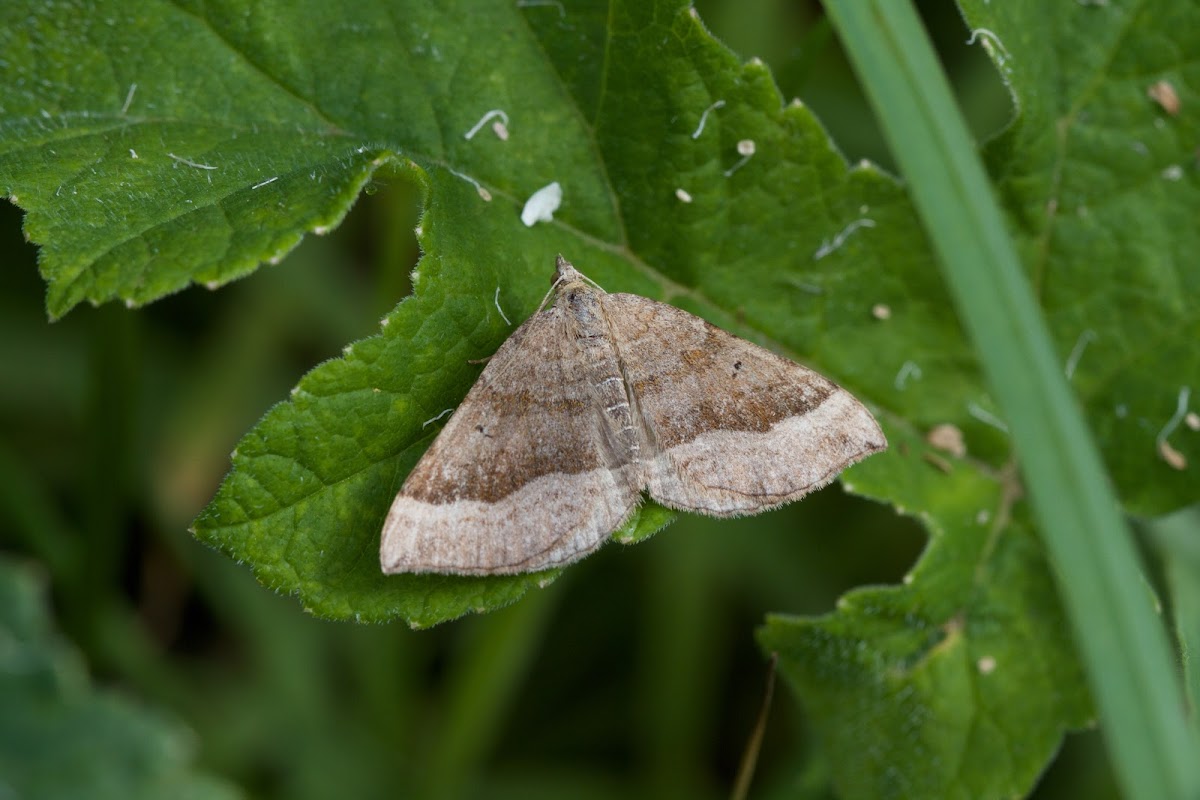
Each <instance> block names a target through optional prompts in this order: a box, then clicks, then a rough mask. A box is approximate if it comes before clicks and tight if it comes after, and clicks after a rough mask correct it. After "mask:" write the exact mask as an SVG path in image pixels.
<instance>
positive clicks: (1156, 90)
mask: <svg viewBox="0 0 1200 800" xmlns="http://www.w3.org/2000/svg"><path fill="white" fill-rule="evenodd" d="M1146 94H1147V95H1148V96H1149V97H1150V99H1151V100H1153V101H1154V102H1156V103H1158V104H1159V105H1160V106H1162V110H1163V111H1166V112H1167V113H1168V114H1170V115H1171V116H1172V117H1177V116H1179V106H1180V103H1179V93H1178V92H1176V91H1175V87H1174V86H1172V85H1171V83H1170V82H1169V81H1158V82H1157V83H1152V84H1150V87H1149V88H1148V89H1146Z"/></svg>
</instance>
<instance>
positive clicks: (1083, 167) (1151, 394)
mask: <svg viewBox="0 0 1200 800" xmlns="http://www.w3.org/2000/svg"><path fill="white" fill-rule="evenodd" d="M962 6H963V11H964V13H965V14H966V17H967V20H968V22H969V24H970V25H971V26H972V27H973V28H974V29H976V30H977V31H978V34H977V36H978V38H979V39H980V41H981V44H982V45H983V46H986V47H987V48H988V49H989V52H991V54H992V57H993V59H994V60H995V61H996V63H997V65H998V66H999V68H1000V71H1001V73H1002V74H1003V75H1004V77H1005V79H1006V80H1007V81H1008V83H1009V85H1010V87H1011V89H1012V92H1013V94H1014V99H1015V102H1016V105H1017V116H1016V119H1015V121H1014V123H1013V124H1012V125H1011V126H1010V127H1009V128H1008V130H1006V131H1005V132H1004V134H1003V135H1002V136H1000V137H999V138H998V139H997V140H996V141H994V142H991V143H989V146H988V148H987V150H986V152H985V155H986V156H987V157H988V160H989V167H990V171H991V174H992V177H993V180H994V181H995V187H996V191H997V192H998V193H999V195H1000V197H1001V199H1002V200H1003V202H1004V205H1005V207H1006V210H1007V211H1008V213H1009V215H1010V217H1009V218H1010V223H1011V226H1012V228H1013V229H1014V232H1015V234H1016V236H1017V243H1018V246H1019V248H1020V252H1021V255H1022V256H1023V260H1024V262H1025V266H1026V270H1027V273H1028V275H1029V277H1030V279H1031V280H1032V282H1033V286H1034V290H1035V291H1036V292H1037V294H1038V297H1039V299H1040V300H1041V302H1042V306H1043V309H1044V313H1045V317H1046V321H1047V323H1048V325H1049V327H1050V330H1051V333H1052V335H1053V337H1054V339H1055V341H1056V343H1057V345H1058V351H1059V355H1060V357H1061V359H1062V363H1063V364H1064V366H1065V365H1067V364H1068V363H1073V364H1074V369H1073V371H1072V374H1071V376H1070V378H1071V384H1072V386H1073V388H1074V389H1075V391H1076V393H1077V395H1078V397H1079V398H1080V399H1081V400H1082V402H1083V404H1084V407H1085V412H1086V414H1087V419H1088V422H1089V424H1090V426H1091V428H1092V430H1093V431H1094V432H1095V435H1096V438H1097V441H1098V442H1099V443H1100V446H1101V448H1102V449H1103V452H1104V455H1105V460H1106V462H1107V466H1108V469H1109V473H1110V475H1111V476H1112V479H1113V481H1114V483H1115V484H1116V486H1117V488H1118V491H1119V492H1120V495H1121V499H1122V501H1123V502H1124V504H1125V506H1126V508H1127V509H1128V510H1130V511H1132V512H1134V513H1139V514H1162V513H1165V512H1168V511H1172V510H1175V509H1177V508H1180V507H1181V506H1183V505H1189V504H1191V503H1194V502H1196V500H1197V499H1200V481H1197V480H1196V475H1195V470H1196V466H1195V465H1196V464H1198V463H1200V436H1197V435H1196V434H1195V433H1194V432H1187V431H1183V430H1181V431H1180V432H1179V433H1177V434H1176V435H1175V436H1172V437H1171V438H1170V440H1169V441H1170V443H1171V444H1172V445H1173V446H1174V447H1175V448H1176V449H1177V450H1178V451H1179V452H1180V453H1182V454H1183V455H1184V456H1185V458H1187V459H1188V461H1189V462H1190V463H1191V464H1192V465H1193V466H1192V468H1191V469H1190V470H1180V469H1175V468H1173V467H1172V466H1170V465H1169V464H1168V463H1167V462H1166V461H1165V460H1164V459H1163V458H1162V457H1161V456H1160V454H1159V450H1158V446H1159V443H1158V440H1157V439H1158V435H1159V433H1160V432H1161V431H1162V430H1163V429H1164V427H1165V426H1166V425H1167V423H1168V421H1169V420H1170V419H1171V417H1172V416H1173V414H1174V413H1175V408H1176V405H1177V401H1178V398H1179V394H1180V390H1181V389H1182V388H1183V387H1192V388H1193V389H1195V388H1196V387H1200V349H1197V347H1196V346H1195V344H1196V342H1197V341H1200V270H1198V269H1197V268H1196V259H1195V256H1194V254H1195V253H1196V252H1197V251H1198V250H1200V230H1198V229H1197V226H1196V225H1195V219H1196V210H1197V209H1198V208H1200V180H1197V161H1196V150H1195V149H1196V142H1197V141H1198V140H1200V116H1198V115H1197V114H1196V113H1195V109H1196V103H1197V102H1200V96H1198V95H1196V94H1195V88H1194V87H1196V86H1198V85H1200V65H1197V63H1196V61H1195V59H1194V58H1193V54H1194V53H1195V52H1197V48H1200V6H1197V5H1196V4H1195V3H1174V2H1171V1H1170V0H1154V2H1149V3H1141V4H1138V5H1136V6H1134V7H1130V6H1122V5H1121V4H1119V3H1086V2H1077V3H1055V4H1050V5H1049V6H1048V5H1047V4H1045V3H1038V2H1035V0H1022V2H1015V3H995V4H989V3H987V2H980V1H979V0H964V2H963V3H962ZM1160 81H1166V82H1167V83H1168V84H1170V85H1171V86H1172V87H1173V88H1174V90H1175V91H1176V92H1177V93H1178V95H1179V97H1180V99H1181V102H1182V109H1183V110H1182V111H1181V113H1179V114H1178V115H1172V114H1171V113H1169V112H1168V111H1167V110H1166V109H1165V108H1164V107H1163V106H1162V105H1161V104H1160V103H1158V102H1156V101H1154V100H1153V99H1152V98H1151V97H1150V90H1151V88H1152V87H1153V86H1154V85H1155V84H1157V83H1159V82H1160ZM1073 352H1074V353H1075V354H1076V356H1077V357H1076V358H1074V359H1072V357H1071V356H1072V353H1073Z"/></svg>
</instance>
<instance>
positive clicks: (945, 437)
mask: <svg viewBox="0 0 1200 800" xmlns="http://www.w3.org/2000/svg"><path fill="white" fill-rule="evenodd" d="M925 441H927V442H929V444H931V445H933V446H934V447H936V448H937V449H938V450H942V451H945V452H947V453H949V454H950V455H952V456H954V457H955V458H962V457H963V456H965V455H966V454H967V443H966V442H965V441H964V440H963V433H962V431H961V430H959V429H958V427H957V426H955V425H951V424H949V423H943V424H942V425H935V426H934V427H933V429H932V430H930V431H929V433H927V434H926V435H925Z"/></svg>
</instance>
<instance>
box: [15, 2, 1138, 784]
mask: <svg viewBox="0 0 1200 800" xmlns="http://www.w3.org/2000/svg"><path fill="white" fill-rule="evenodd" d="M697 9H698V11H699V12H700V16H701V18H702V19H703V20H704V21H705V22H706V24H707V25H708V26H709V27H710V29H711V30H712V31H713V32H714V33H715V34H716V35H717V36H718V37H719V38H720V39H722V40H723V41H724V42H725V43H726V44H728V45H729V46H730V47H731V48H733V49H734V50H735V51H736V52H737V53H739V54H740V55H741V56H743V57H745V58H749V57H751V56H758V57H760V58H762V59H763V60H764V61H765V62H766V63H767V64H768V65H770V66H771V68H772V69H773V71H774V73H775V75H776V79H777V81H778V83H779V85H780V88H781V90H782V93H783V95H784V97H785V98H790V97H800V98H801V99H802V100H803V101H804V102H805V103H806V104H808V105H809V106H810V107H812V108H813V109H814V110H815V111H816V113H817V114H818V116H819V117H820V118H821V119H822V120H823V122H824V124H825V125H826V126H827V128H828V129H829V131H830V133H831V134H832V136H833V138H834V140H835V141H836V142H838V143H839V146H840V147H841V148H842V150H843V153H844V154H845V155H846V157H847V158H848V159H850V160H852V161H853V160H857V159H860V158H868V159H871V160H874V161H877V162H879V163H881V164H883V165H884V166H885V167H886V168H889V169H890V168H891V161H890V158H889V156H888V154H887V152H886V149H885V148H884V145H883V144H882V141H881V139H880V137H879V135H878V132H877V130H876V128H875V125H874V121H873V119H872V116H871V114H870V111H869V109H868V108H867V107H866V105H865V101H864V100H863V97H862V94H861V92H860V90H859V88H858V86H857V84H856V82H855V80H854V76H853V75H852V74H851V73H850V72H849V69H848V67H847V65H846V63H845V60H844V58H843V56H842V54H841V52H840V50H839V49H838V46H837V43H836V42H835V41H834V40H833V38H832V35H831V31H830V28H829V26H828V24H827V23H826V22H825V21H824V19H823V17H822V15H821V11H820V8H819V5H818V4H817V3H815V2H800V1H799V0H796V1H794V2H785V1H784V0H737V1H736V2H735V1H734V0H703V1H702V2H698V3H697ZM923 11H924V14H925V17H926V21H927V24H928V25H929V27H930V29H931V32H932V33H933V35H934V38H935V40H936V42H937V44H938V47H939V49H940V51H941V53H942V57H943V62H944V64H945V66H946V69H947V70H948V72H949V73H950V75H951V77H952V79H953V81H954V84H955V86H956V89H957V92H958V95H959V98H960V100H961V102H962V104H963V107H964V108H965V110H966V112H967V114H968V117H969V119H970V120H971V122H972V125H973V126H974V130H975V132H976V134H977V135H978V137H979V138H980V140H985V139H986V138H987V137H988V136H989V135H991V134H993V133H995V132H996V131H997V130H999V129H1000V128H1001V127H1002V126H1003V125H1004V124H1005V123H1006V122H1007V120H1008V119H1009V117H1010V115H1011V106H1010V103H1009V99H1008V95H1007V93H1006V91H1005V89H1004V88H1003V87H1002V86H1001V85H1000V83H999V81H998V80H997V78H996V75H995V72H994V70H993V68H992V66H991V64H990V63H989V62H988V61H987V59H986V58H985V57H984V55H983V53H982V50H980V49H979V48H978V47H968V46H967V45H966V40H967V38H968V31H967V30H966V29H965V27H964V25H963V22H962V20H961V18H960V16H959V15H958V12H957V10H956V8H955V7H954V6H953V5H952V4H951V3H949V2H927V3H924V4H923ZM416 200H417V198H416V195H415V193H414V191H413V190H412V187H410V186H407V185H404V184H400V183H392V184H386V185H385V184H378V185H375V186H373V187H371V190H370V191H369V192H368V193H367V195H366V196H364V197H363V198H362V199H361V200H360V201H359V202H358V204H357V206H356V207H355V209H354V211H353V212H352V213H351V214H350V216H349V217H348V218H347V220H346V222H345V224H344V225H343V226H342V227H341V228H339V229H338V230H337V231H336V232H334V233H333V234H332V235H330V236H327V237H324V238H319V237H308V238H307V239H306V240H305V242H304V243H303V245H302V246H301V247H300V248H299V249H298V250H297V251H295V252H294V253H293V254H292V255H290V256H289V257H288V258H287V259H286V261H285V262H284V263H283V264H281V265H279V266H273V267H264V268H263V269H261V270H260V271H259V272H258V273H256V274H255V275H253V276H252V277H250V278H247V279H245V280H242V281H240V282H238V283H235V284H233V285H231V286H228V287H226V288H223V289H221V290H220V291H218V292H208V291H205V290H203V289H191V290H188V291H186V292H184V293H182V294H179V295H176V296H174V297H171V298H168V299H166V300H163V301H161V302H158V303H156V304H153V305H151V306H149V307H147V308H144V309H140V310H137V311H129V310H127V309H125V308H123V307H120V306H116V305H109V306H105V307H102V308H98V309H97V308H80V309H77V310H75V311H73V312H72V313H71V314H69V315H68V316H67V318H66V319H64V320H63V321H61V322H59V323H56V324H54V325H51V324H49V323H48V322H47V321H46V315H45V312H44V310H43V294H44V286H43V284H42V282H41V280H40V279H39V277H38V275H37V272H36V250H35V248H34V247H32V246H30V245H28V244H26V243H25V242H24V240H23V239H22V236H21V232H20V224H21V218H20V214H19V212H18V211H17V210H16V209H15V208H14V207H12V206H11V205H8V204H3V205H0V252H3V253H4V254H5V256H4V265H5V266H4V269H3V270H0V548H2V549H3V550H4V551H5V552H7V553H15V554H17V555H18V556H20V557H21V558H22V559H23V560H26V561H29V562H33V563H36V564H37V565H39V568H40V570H41V571H43V572H44V574H45V575H46V577H47V580H48V583H49V587H50V593H51V594H50V599H51V601H52V604H53V612H54V614H55V615H56V618H57V623H58V625H59V626H60V628H61V629H62V631H63V633H64V634H65V636H66V637H67V638H68V639H69V640H70V641H71V642H73V643H74V645H75V646H76V647H78V648H79V649H80V650H81V652H82V654H83V657H84V659H85V660H86V662H87V664H88V666H89V668H90V670H91V672H92V674H93V675H94V676H95V678H96V681H97V683H99V684H100V685H102V686H106V687H117V688H119V689H120V690H121V691H122V693H123V694H125V695H127V696H129V697H132V698H136V699H137V701H138V702H140V703H144V704H146V705H148V706H152V707H158V708H161V709H163V710H165V711H167V712H168V713H169V714H171V715H174V716H175V717H176V718H178V719H179V720H181V721H182V722H184V723H185V724H186V725H187V726H189V727H190V728H191V729H192V730H193V731H194V732H195V733H196V741H197V748H198V760H199V764H200V766H201V767H202V768H204V769H207V770H210V771H212V772H214V773H217V774H220V775H222V776H225V777H228V778H230V779H231V780H233V781H235V782H236V783H238V784H239V785H241V786H242V787H244V788H245V789H246V790H247V792H248V793H249V794H250V795H251V796H256V797H263V798H328V797H335V796H337V797H356V798H358V797H361V798H372V797H408V796H416V797H426V796H428V797H439V796H440V797H454V796H471V797H513V798H516V797H523V798H524V797H560V796H568V795H569V796H571V797H583V798H586V797H613V796H621V797H624V798H630V797H723V796H727V795H728V793H729V791H730V789H731V787H732V785H733V781H734V776H735V775H736V772H737V766H738V762H739V759H740V758H741V755H742V752H743V750H744V748H745V745H746V742H747V740H748V739H749V737H750V735H751V732H752V729H753V727H754V724H755V720H756V717H757V714H758V710H759V705H760V703H761V699H762V693H763V690H764V685H765V682H766V679H767V659H766V657H765V656H764V654H763V653H761V652H760V651H759V649H758V648H757V646H756V645H755V643H754V639H753V633H754V629H755V627H756V626H757V625H758V624H760V623H761V621H762V619H763V615H764V614H766V613H767V612H771V611H783V612H792V613H800V614H822V613H825V612H827V611H829V610H831V609H832V607H833V604H834V603H835V601H836V599H837V597H838V596H839V595H840V594H841V593H843V592H845V591H846V590H848V589H850V588H852V587H855V586H858V585H861V584H864V583H880V582H894V581H897V580H899V579H900V578H901V577H902V576H903V574H904V573H905V572H906V571H907V569H908V568H909V567H910V566H911V564H912V562H913V561H914V560H915V558H916V557H917V556H918V554H919V553H920V550H921V548H922V546H923V544H924V535H923V534H922V532H921V531H920V529H919V527H918V526H917V525H916V524H915V523H914V522H912V521H911V520H908V519H903V518H899V517H897V516H895V515H894V514H893V513H892V512H891V511H890V509H887V508H884V507H881V506H877V505H875V504H871V503H867V502H863V501H858V500H855V499H853V498H848V497H846V496H845V495H843V494H842V492H841V490H840V489H839V488H838V487H837V486H834V487H831V488H830V489H827V490H825V491H824V492H822V493H820V494H819V495H817V496H815V497H812V498H810V499H808V500H806V501H805V502H803V503H801V504H798V505H794V506H792V507H789V508H785V509H782V510H780V511H778V512H775V513H771V514H767V515H763V516H761V517H756V518H752V519H743V520H735V521H725V522H716V521H712V520H706V519H701V518H694V517H693V518H683V519H681V520H680V521H678V522H677V523H675V524H674V525H672V526H671V527H669V528H667V529H666V530H665V531H663V532H662V533H661V534H659V535H657V536H656V537H654V538H653V539H651V540H650V541H649V542H647V543H645V544H642V545H640V546H637V547H636V548H623V547H620V546H616V545H614V546H609V547H607V548H605V549H603V550H602V551H601V552H600V553H599V554H598V555H596V556H594V557H592V558H589V559H588V560H587V561H586V562H584V563H582V564H580V565H577V566H575V567H573V568H572V569H569V570H567V571H566V573H565V574H564V575H563V576H562V578H560V579H559V580H558V581H557V582H556V583H554V584H553V585H551V586H550V587H549V588H548V589H546V590H544V591H541V592H536V593H534V594H531V595H529V596H527V597H526V598H525V599H523V600H522V601H520V602H519V603H518V604H517V605H515V606H513V607H510V608H508V609H506V610H504V611H502V612H499V613H495V614H491V615H488V616H485V617H472V618H466V619H463V620H460V621H457V622H454V623H451V624H447V625H443V626H440V627H438V628H435V629H433V630H428V631H419V632H418V631H411V630H409V629H408V628H407V627H405V626H403V625H401V624H393V625H385V626H373V627H355V626H352V625H347V624H334V623H328V622H324V621H322V620H318V619H314V618H312V617H311V616H308V615H307V614H305V613H303V610H302V608H301V607H300V605H299V604H298V603H297V602H296V601H295V600H293V599H290V598H286V597H279V596H276V595H274V594H273V593H271V592H270V591H268V590H266V589H263V588H261V587H260V586H258V584H257V583H255V581H254V579H253V578H252V577H251V575H250V572H249V570H248V569H246V568H244V567H242V566H239V565H237V564H235V563H233V562H231V561H230V560H228V559H227V558H225V557H223V556H220V555H218V554H216V553H214V552H211V551H209V550H207V549H206V548H205V547H203V546H201V545H199V544H197V543H196V542H195V541H193V539H192V538H191V536H190V535H189V534H188V532H187V528H188V526H189V524H190V522H191V519H192V518H193V517H194V516H195V515H196V514H197V512H198V511H199V510H200V509H201V508H202V507H203V506H204V505H205V503H207V501H208V500H209V499H210V498H211V496H212V494H213V492H214V491H215V489H216V487H217V485H218V483H219V481H220V479H221V477H222V475H223V474H224V472H225V470H226V469H227V467H228V454H229V452H230V451H231V450H232V448H233V447H234V445H235V444H236V442H237V440H238V439H239V437H240V436H241V435H242V434H243V433H244V432H245V431H246V430H247V429H248V428H249V427H250V426H251V425H252V424H253V423H254V422H255V421H256V419H257V418H258V417H260V416H261V415H262V414H263V413H264V412H265V411H266V410H267V409H268V408H269V407H270V406H271V405H272V404H273V403H275V402H278V401H279V400H281V399H283V398H286V397H287V394H288V390H289V389H290V388H291V387H292V386H293V385H294V384H295V383H296V381H297V380H298V378H299V377H300V376H301V375H302V374H303V373H304V372H305V371H307V370H308V369H310V368H311V367H313V366H314V365H316V364H317V363H319V362H320V361H322V360H324V359H328V358H332V357H336V356H337V355H339V352H340V349H341V348H342V346H344V345H345V344H346V343H347V342H350V341H353V340H356V339H359V338H363V337H366V336H370V335H372V334H374V333H375V332H376V331H377V328H378V320H379V318H380V317H381V316H382V315H383V314H384V313H385V312H386V311H387V310H389V309H390V308H391V307H392V306H394V304H395V303H396V302H398V301H399V300H400V299H401V298H402V297H404V296H405V294H407V292H408V291H409V286H408V273H409V271H410V270H411V268H412V266H413V264H414V263H415V261H416V258H417V255H418V253H417V250H416V245H415V241H414V238H413V235H412V227H413V225H414V223H415V220H416V214H417V209H416ZM751 795H752V796H756V797H813V798H816V797H829V796H832V793H831V790H830V788H829V785H828V773H827V769H826V767H825V766H824V762H823V761H822V757H821V754H820V749H819V742H818V741H816V740H815V739H814V737H813V732H812V731H811V730H810V729H809V728H808V727H807V726H806V723H805V718H804V714H803V710H802V708H800V707H799V706H798V705H797V703H796V700H795V698H794V697H793V696H792V695H791V694H790V693H789V692H788V690H787V688H786V686H784V685H782V684H781V685H780V686H779V687H778V691H777V693H776V696H775V701H774V704H773V707H772V710H771V716H770V719H769V723H768V726H767V729H766V736H765V740H764V744H763V751H762V757H761V760H760V765H759V770H758V773H757V776H756V778H755V783H754V787H753V791H752V793H751ZM1037 796H1038V797H1088V798H1097V797H1106V796H1115V791H1114V789H1113V788H1112V783H1111V777H1110V775H1109V773H1108V768H1107V766H1106V759H1105V757H1104V754H1103V752H1102V750H1101V746H1100V742H1099V738H1098V736H1096V735H1095V734H1094V733H1090V734H1083V735H1076V736H1073V737H1071V739H1070V740H1069V741H1068V744H1067V746H1066V748H1065V749H1064V751H1063V753H1062V755H1061V756H1060V758H1059V759H1058V760H1057V761H1056V762H1055V764H1054V765H1053V766H1052V767H1051V768H1050V770H1049V772H1048V774H1047V775H1046V777H1045V778H1044V780H1043V782H1042V784H1041V785H1040V787H1039V789H1038V794H1037Z"/></svg>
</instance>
